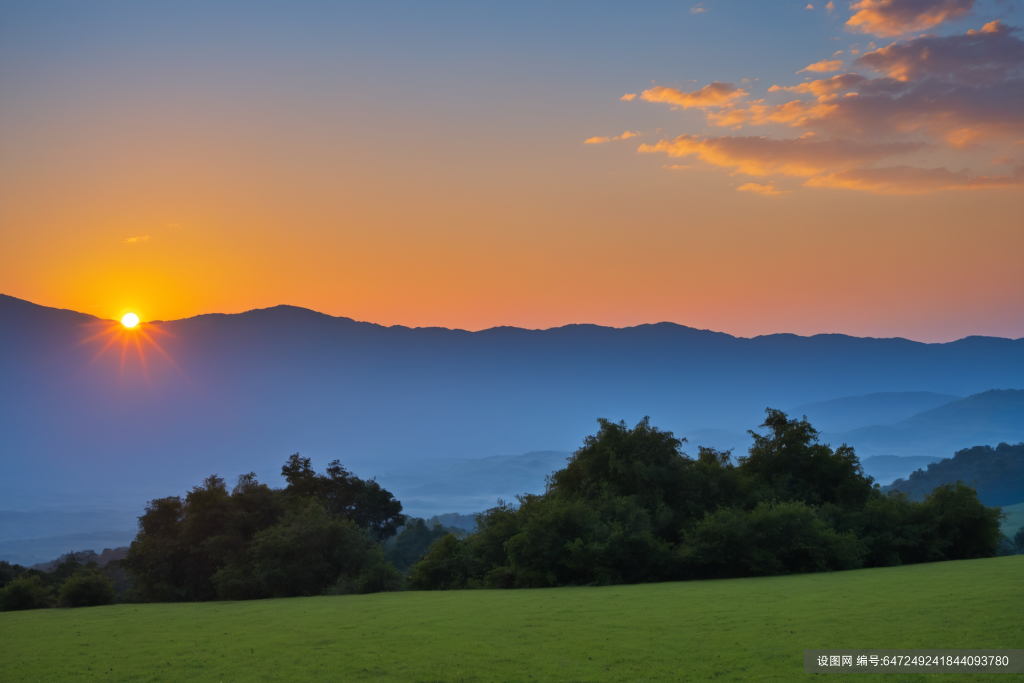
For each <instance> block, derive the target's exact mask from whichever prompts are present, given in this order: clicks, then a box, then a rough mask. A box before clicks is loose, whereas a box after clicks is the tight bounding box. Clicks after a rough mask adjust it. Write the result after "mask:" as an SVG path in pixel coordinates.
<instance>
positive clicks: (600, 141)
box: [583, 130, 643, 145]
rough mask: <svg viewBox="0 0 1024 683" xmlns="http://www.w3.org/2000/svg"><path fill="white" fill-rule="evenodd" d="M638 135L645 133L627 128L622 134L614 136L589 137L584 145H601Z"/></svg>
mask: <svg viewBox="0 0 1024 683" xmlns="http://www.w3.org/2000/svg"><path fill="white" fill-rule="evenodd" d="M638 135H643V133H639V132H637V133H634V132H632V131H628V130H627V131H626V132H625V133H623V134H622V135H616V136H615V137H613V138H610V137H605V136H596V137H592V138H587V139H586V140H584V141H583V144H584V145H600V144H603V143H605V142H614V141H615V140H628V139H630V138H635V137H637V136H638Z"/></svg>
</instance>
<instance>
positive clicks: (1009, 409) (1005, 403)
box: [822, 389, 1024, 458]
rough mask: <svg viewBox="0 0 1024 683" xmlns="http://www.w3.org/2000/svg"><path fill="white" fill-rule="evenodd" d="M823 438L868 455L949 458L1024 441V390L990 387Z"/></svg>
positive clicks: (823, 436)
mask: <svg viewBox="0 0 1024 683" xmlns="http://www.w3.org/2000/svg"><path fill="white" fill-rule="evenodd" d="M822 441H828V442H831V443H832V444H834V445H835V444H838V443H848V444H850V445H851V446H853V447H854V448H856V449H857V453H858V454H859V455H860V456H861V457H862V458H864V457H866V456H869V455H875V454H879V455H882V454H884V455H929V456H938V457H940V458H948V457H950V456H951V455H952V454H953V453H955V452H956V451H959V450H961V449H963V448H970V447H972V446H981V445H986V444H987V445H991V446H995V445H997V444H999V443H1000V442H1006V443H1011V444H1012V443H1017V442H1020V441H1024V391H1021V390H1016V389H1003V390H998V389H994V390H991V391H985V392H982V393H979V394H974V395H972V396H968V397H967V398H964V399H961V400H959V401H951V402H949V403H946V404H945V405H942V406H939V407H938V408H933V409H932V410H926V411H924V412H922V413H918V414H917V415H914V416H912V417H909V418H907V419H906V420H901V421H899V422H896V423H895V424H891V425H873V426H870V427H861V428H859V429H854V430H851V431H848V432H842V433H838V434H828V433H826V434H823V435H822Z"/></svg>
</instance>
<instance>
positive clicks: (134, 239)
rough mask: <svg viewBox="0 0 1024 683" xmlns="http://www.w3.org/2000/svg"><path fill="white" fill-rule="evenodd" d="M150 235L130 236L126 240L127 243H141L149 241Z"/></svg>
mask: <svg viewBox="0 0 1024 683" xmlns="http://www.w3.org/2000/svg"><path fill="white" fill-rule="evenodd" d="M148 241H149V235H142V236H141V237H129V238H128V239H126V240H125V241H124V242H125V244H139V243H140V242H148Z"/></svg>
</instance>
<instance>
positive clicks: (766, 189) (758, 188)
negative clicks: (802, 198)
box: [736, 8, 813, 196]
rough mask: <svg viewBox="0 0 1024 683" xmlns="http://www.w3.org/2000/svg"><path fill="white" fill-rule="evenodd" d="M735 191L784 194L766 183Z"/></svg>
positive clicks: (750, 185) (746, 184) (745, 185)
mask: <svg viewBox="0 0 1024 683" xmlns="http://www.w3.org/2000/svg"><path fill="white" fill-rule="evenodd" d="M812 9H813V8H812ZM736 189H737V190H738V191H740V192H753V193H754V194H763V195H768V196H773V195H780V194H786V192H785V191H783V190H777V189H776V188H775V185H773V184H771V183H768V184H767V185H762V184H761V183H743V184H742V185H740V186H739V187H737V188H736Z"/></svg>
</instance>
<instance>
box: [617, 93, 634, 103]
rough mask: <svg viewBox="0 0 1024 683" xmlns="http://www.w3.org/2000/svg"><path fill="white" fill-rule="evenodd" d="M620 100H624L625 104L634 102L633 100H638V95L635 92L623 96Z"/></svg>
mask: <svg viewBox="0 0 1024 683" xmlns="http://www.w3.org/2000/svg"><path fill="white" fill-rule="evenodd" d="M619 99H620V100H622V101H623V102H632V101H633V100H635V99H636V93H635V92H628V93H626V94H625V95H623V96H622V97H620V98H619Z"/></svg>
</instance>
